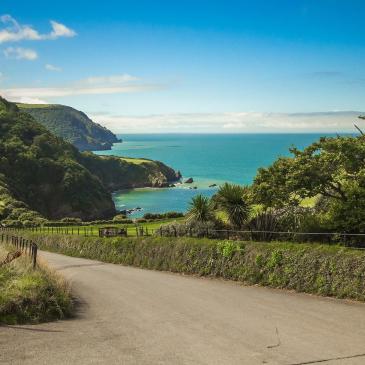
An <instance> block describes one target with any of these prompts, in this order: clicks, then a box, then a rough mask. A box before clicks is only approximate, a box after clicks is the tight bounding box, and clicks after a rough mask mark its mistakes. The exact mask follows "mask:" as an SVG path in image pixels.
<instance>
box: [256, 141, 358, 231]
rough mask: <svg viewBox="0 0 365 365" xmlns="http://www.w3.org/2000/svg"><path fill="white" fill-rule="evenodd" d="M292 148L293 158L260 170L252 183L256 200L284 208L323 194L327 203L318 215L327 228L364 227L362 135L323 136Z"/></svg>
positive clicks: (270, 205) (269, 205)
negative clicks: (302, 146) (299, 146)
mask: <svg viewBox="0 0 365 365" xmlns="http://www.w3.org/2000/svg"><path fill="white" fill-rule="evenodd" d="M291 153H292V155H293V156H292V157H289V158H279V159H278V160H277V161H275V162H274V163H273V164H272V165H271V166H270V167H268V168H265V169H259V171H258V174H257V176H256V178H255V180H254V183H253V185H252V192H253V195H254V198H255V200H256V202H257V203H261V204H263V205H265V206H266V207H285V206H289V205H294V206H295V205H299V203H300V201H301V200H302V199H304V198H308V197H315V196H322V197H323V198H326V201H327V203H326V209H325V210H323V209H322V213H321V214H322V215H323V214H324V215H325V218H326V219H325V220H326V221H327V226H328V227H331V228H332V229H334V230H345V231H351V232H355V231H364V230H365V225H364V224H363V223H362V221H365V203H364V204H363V202H365V136H363V135H360V136H357V137H343V136H342V137H341V136H337V137H334V138H327V137H323V138H321V139H320V140H319V141H317V142H315V143H313V144H311V145H310V146H309V147H307V148H305V149H304V150H303V151H300V150H298V149H297V148H292V149H291ZM322 218H323V216H322ZM322 218H321V219H322ZM318 219H319V216H318Z"/></svg>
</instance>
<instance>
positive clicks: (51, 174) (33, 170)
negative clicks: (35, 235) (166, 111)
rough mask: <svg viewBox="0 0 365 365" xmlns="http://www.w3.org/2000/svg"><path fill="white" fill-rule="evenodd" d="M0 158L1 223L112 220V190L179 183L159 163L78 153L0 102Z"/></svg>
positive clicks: (169, 169)
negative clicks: (37, 220) (42, 220)
mask: <svg viewBox="0 0 365 365" xmlns="http://www.w3.org/2000/svg"><path fill="white" fill-rule="evenodd" d="M0 156H1V157H0V221H1V220H21V221H25V220H27V221H31V220H33V219H39V218H40V217H45V218H48V219H59V218H63V217H79V218H82V219H84V220H91V219H99V218H106V217H111V216H113V215H115V214H116V210H115V206H114V203H113V200H112V197H111V191H113V190H114V189H117V188H122V187H123V188H129V187H134V186H166V185H167V184H168V183H169V182H172V181H175V180H176V179H177V178H178V177H177V174H176V173H175V171H174V170H173V169H171V168H169V167H167V166H165V165H163V164H162V163H158V162H154V161H148V162H143V163H137V162H139V161H135V162H131V161H128V160H123V159H120V158H117V157H98V156H96V155H93V154H91V153H82V152H80V151H78V150H77V148H75V147H74V146H73V145H72V144H70V143H68V142H66V141H64V140H63V139H62V138H59V137H57V136H55V135H54V134H52V133H51V132H50V131H48V129H46V128H45V127H44V126H43V125H41V124H40V123H38V122H37V121H36V120H35V119H34V118H33V117H32V116H31V115H30V114H28V113H25V112H23V111H22V110H21V109H19V108H18V107H17V106H16V105H15V104H13V103H10V102H7V101H6V100H5V99H2V98H0ZM110 169H113V171H109V170H110Z"/></svg>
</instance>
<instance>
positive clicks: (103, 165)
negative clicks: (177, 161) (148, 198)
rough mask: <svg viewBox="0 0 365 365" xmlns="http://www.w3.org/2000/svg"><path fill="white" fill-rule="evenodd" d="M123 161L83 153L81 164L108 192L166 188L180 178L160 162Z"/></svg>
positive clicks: (177, 173)
mask: <svg viewBox="0 0 365 365" xmlns="http://www.w3.org/2000/svg"><path fill="white" fill-rule="evenodd" d="M131 161H132V159H128V161H125V160H124V159H123V158H120V157H115V156H96V155H94V154H92V153H84V154H83V157H82V164H83V165H84V166H86V167H87V168H88V169H89V171H91V172H92V173H93V174H94V175H96V176H98V177H99V179H100V180H101V181H102V183H103V184H104V186H105V187H106V188H107V189H108V190H109V191H115V190H121V189H129V188H140V187H159V188H161V187H168V186H169V185H170V184H171V183H173V182H176V181H178V180H179V179H180V178H181V175H180V173H179V172H176V171H175V170H174V169H172V168H171V167H169V166H166V165H165V164H163V163H162V162H159V161H153V160H147V159H146V160H139V161H138V163H133V162H131Z"/></svg>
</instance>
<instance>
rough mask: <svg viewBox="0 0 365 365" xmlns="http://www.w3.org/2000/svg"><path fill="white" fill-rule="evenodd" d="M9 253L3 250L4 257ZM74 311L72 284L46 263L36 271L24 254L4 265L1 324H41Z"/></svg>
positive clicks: (1, 270)
mask: <svg viewBox="0 0 365 365" xmlns="http://www.w3.org/2000/svg"><path fill="white" fill-rule="evenodd" d="M5 253H6V251H5V250H3V249H0V257H4V256H5ZM71 312H72V301H71V295H70V290H69V287H68V285H67V284H66V283H65V282H64V281H63V280H62V279H61V277H60V276H58V275H56V274H55V273H54V272H52V271H50V270H49V269H48V268H47V267H46V266H45V265H43V264H42V265H40V266H39V267H38V268H37V269H36V270H33V268H32V264H31V263H30V261H29V260H28V259H27V258H25V257H23V258H19V259H17V260H14V261H13V262H12V263H10V264H7V265H5V266H3V267H0V324H1V323H7V324H16V323H39V322H44V321H49V320H53V319H62V318H65V317H67V316H69V315H70V314H71Z"/></svg>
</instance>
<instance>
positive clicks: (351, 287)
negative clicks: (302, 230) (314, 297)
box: [33, 235, 365, 301]
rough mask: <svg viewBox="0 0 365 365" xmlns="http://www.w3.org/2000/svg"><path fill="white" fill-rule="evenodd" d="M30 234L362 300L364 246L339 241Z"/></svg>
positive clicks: (61, 248) (125, 258)
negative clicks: (356, 247)
mask: <svg viewBox="0 0 365 365" xmlns="http://www.w3.org/2000/svg"><path fill="white" fill-rule="evenodd" d="M33 239H34V240H36V241H37V242H38V243H39V246H40V247H41V248H42V249H44V250H49V251H53V252H60V253H64V254H67V255H70V256H77V257H84V258H90V259H97V260H101V261H104V262H110V263H115V264H123V265H132V266H136V267H141V268H146V269H152V270H164V271H172V272H177V273H185V274H195V275H201V276H212V277H219V278H224V279H230V280H236V281H240V282H243V283H245V284H250V285H252V284H259V285H265V286H270V287H274V288H285V289H290V290H296V291H298V292H306V293H312V294H318V295H325V296H333V297H337V298H350V299H356V300H361V301H364V300H365V252H364V251H360V250H354V249H348V248H344V247H339V246H326V245H316V244H293V243H275V242H272V243H252V242H232V241H218V240H208V239H196V238H186V237H181V238H168V237H146V238H115V239H110V238H109V239H102V238H90V237H81V236H61V235H60V236H57V235H52V236H46V235H33Z"/></svg>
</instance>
